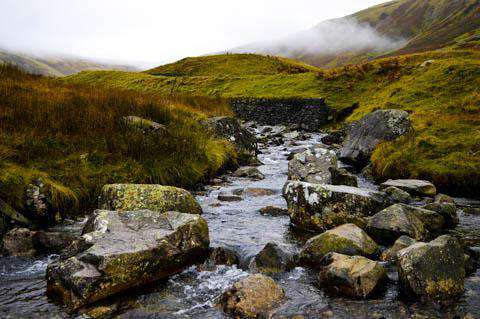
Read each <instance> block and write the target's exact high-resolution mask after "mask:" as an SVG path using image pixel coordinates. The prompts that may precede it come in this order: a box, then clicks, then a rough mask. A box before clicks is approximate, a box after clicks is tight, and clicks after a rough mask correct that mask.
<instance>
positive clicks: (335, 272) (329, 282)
mask: <svg viewBox="0 0 480 319" xmlns="http://www.w3.org/2000/svg"><path fill="white" fill-rule="evenodd" d="M322 264H323V265H324V266H323V268H322V270H321V271H320V273H319V280H320V286H321V287H323V288H325V289H327V290H329V291H331V292H333V293H335V294H339V295H347V296H350V297H354V298H368V297H370V296H372V295H373V294H375V293H376V292H378V291H380V290H381V289H383V288H384V287H385V283H386V281H387V280H388V278H387V272H386V270H385V269H384V268H383V266H382V265H380V263H378V262H376V261H373V260H370V259H368V258H365V257H362V256H347V255H342V254H337V253H330V254H328V255H326V256H325V257H324V259H323V260H322Z"/></svg>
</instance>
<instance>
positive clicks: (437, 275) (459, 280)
mask: <svg viewBox="0 0 480 319" xmlns="http://www.w3.org/2000/svg"><path fill="white" fill-rule="evenodd" d="M398 274H399V279H400V283H401V285H402V287H403V289H404V291H405V292H406V293H407V294H411V293H414V294H415V295H418V296H421V297H424V298H427V299H431V300H444V301H448V300H449V299H450V298H452V297H455V296H458V295H459V294H461V293H463V290H464V280H465V256H464V254H463V251H462V248H461V247H460V244H459V243H458V241H457V240H456V239H455V238H453V237H451V236H447V235H444V236H440V237H438V238H437V239H435V240H433V241H431V242H429V243H422V242H419V243H416V244H413V245H411V246H409V247H407V248H405V249H402V250H401V251H400V252H399V253H398Z"/></svg>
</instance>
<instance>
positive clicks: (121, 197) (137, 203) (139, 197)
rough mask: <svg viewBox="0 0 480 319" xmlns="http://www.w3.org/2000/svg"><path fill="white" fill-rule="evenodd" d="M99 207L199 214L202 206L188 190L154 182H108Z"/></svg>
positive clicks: (103, 190)
mask: <svg viewBox="0 0 480 319" xmlns="http://www.w3.org/2000/svg"><path fill="white" fill-rule="evenodd" d="M99 207H100V208H101V209H105V210H118V211H132V210H142V209H149V210H153V211H157V212H168V211H177V212H180V213H185V214H201V213H202V208H201V207H200V204H198V203H197V201H196V200H195V198H194V197H193V195H192V194H190V192H188V191H186V190H184V189H181V188H177V187H173V186H163V185H154V184H108V185H105V186H104V187H103V189H102V192H101V195H100V199H99Z"/></svg>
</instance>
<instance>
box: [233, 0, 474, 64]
mask: <svg viewBox="0 0 480 319" xmlns="http://www.w3.org/2000/svg"><path fill="white" fill-rule="evenodd" d="M440 48H462V49H465V48H480V1H478V0H396V1H390V2H387V3H384V4H380V5H377V6H374V7H371V8H368V9H365V10H362V11H360V12H357V13H355V14H352V15H350V16H346V17H343V18H340V19H334V20H328V21H324V22H321V23H319V24H318V25H316V26H315V27H313V28H312V29H310V30H306V31H303V32H299V33H297V34H294V35H292V36H290V37H286V38H283V39H279V40H273V41H268V42H263V43H254V44H250V45H245V46H242V47H238V48H234V49H232V50H229V51H231V52H243V53H247V52H253V53H260V54H271V55H281V56H285V57H288V58H292V59H296V60H299V61H302V62H305V63H308V64H311V65H315V66H319V67H337V66H342V65H345V64H351V63H359V62H361V61H364V60H369V59H372V58H375V57H379V56H384V55H397V54H403V53H415V52H424V51H430V50H435V49H440Z"/></svg>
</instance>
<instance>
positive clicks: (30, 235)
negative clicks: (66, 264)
mask: <svg viewBox="0 0 480 319" xmlns="http://www.w3.org/2000/svg"><path fill="white" fill-rule="evenodd" d="M73 241H74V237H73V235H71V234H68V233H63V232H49V231H43V230H31V229H27V228H14V229H12V230H10V231H9V232H7V233H6V234H5V237H4V243H3V248H4V250H5V253H6V254H8V255H11V256H35V255H40V254H56V253H61V252H63V250H64V249H65V248H67V247H68V246H69V245H70V244H71V243H72V242H73Z"/></svg>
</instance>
